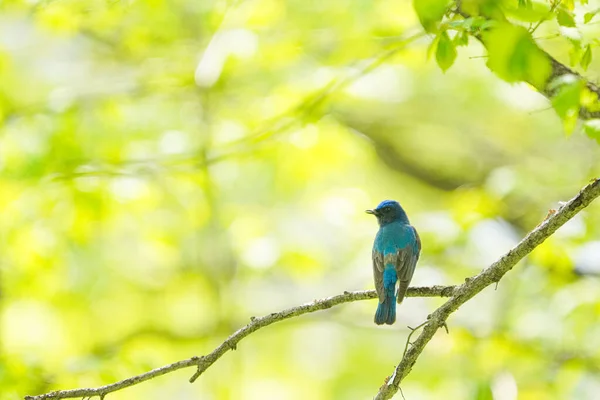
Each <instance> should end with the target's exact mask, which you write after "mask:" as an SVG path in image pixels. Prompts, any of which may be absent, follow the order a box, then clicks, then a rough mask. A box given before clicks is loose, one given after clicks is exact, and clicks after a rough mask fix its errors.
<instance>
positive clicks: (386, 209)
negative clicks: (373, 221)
mask: <svg viewBox="0 0 600 400" xmlns="http://www.w3.org/2000/svg"><path fill="white" fill-rule="evenodd" d="M384 210H385V211H386V212H390V211H391V210H392V207H386V208H384Z"/></svg>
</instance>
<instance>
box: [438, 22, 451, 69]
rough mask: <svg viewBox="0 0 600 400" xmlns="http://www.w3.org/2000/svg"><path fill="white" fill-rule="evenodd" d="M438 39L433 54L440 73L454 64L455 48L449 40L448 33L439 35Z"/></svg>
mask: <svg viewBox="0 0 600 400" xmlns="http://www.w3.org/2000/svg"><path fill="white" fill-rule="evenodd" d="M439 37H440V41H439V42H438V46H437V50H436V52H435V59H436V61H437V63H438V65H439V66H440V68H441V69H442V71H444V72H446V70H447V69H448V68H450V67H451V66H452V64H454V60H456V48H455V47H454V43H452V41H451V40H450V37H449V36H448V32H445V31H444V32H442V33H440V34H439Z"/></svg>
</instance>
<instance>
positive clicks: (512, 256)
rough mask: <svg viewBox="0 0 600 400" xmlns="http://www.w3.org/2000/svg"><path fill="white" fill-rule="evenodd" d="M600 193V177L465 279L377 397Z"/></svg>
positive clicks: (393, 387) (385, 394) (384, 396)
mask: <svg viewBox="0 0 600 400" xmlns="http://www.w3.org/2000/svg"><path fill="white" fill-rule="evenodd" d="M599 195H600V179H595V180H594V181H593V182H592V183H590V184H589V185H587V186H586V187H584V188H583V189H582V190H581V191H580V192H579V194H578V195H577V196H575V197H574V198H572V199H571V200H570V201H569V202H567V203H565V204H564V205H563V206H562V207H560V209H559V210H558V211H556V212H555V213H554V214H552V215H551V216H549V217H548V218H546V219H545V220H544V221H543V222H542V223H541V224H539V225H538V226H537V227H535V229H534V230H532V231H531V232H529V234H528V235H527V236H525V238H523V240H521V241H520V242H519V243H518V244H517V245H516V246H515V247H513V248H512V249H511V250H510V251H509V252H508V253H506V254H505V255H503V256H502V257H501V258H500V259H499V260H498V261H496V262H494V263H493V264H492V265H490V266H489V267H488V268H486V269H484V270H483V271H482V272H480V273H479V274H478V275H476V276H475V277H472V278H467V279H465V283H463V284H462V285H460V286H458V287H457V288H455V289H454V290H453V291H452V292H453V294H452V297H451V298H450V299H449V300H448V301H447V302H446V303H444V304H443V305H442V306H441V307H439V308H438V309H437V310H435V311H434V312H433V313H432V314H431V315H430V316H429V317H428V322H427V324H426V325H425V327H424V328H423V331H422V332H421V334H420V335H419V337H418V338H417V340H415V341H414V342H413V345H412V346H411V347H410V348H409V349H408V351H407V352H406V353H405V354H404V356H403V357H402V360H401V361H400V363H399V364H398V366H397V367H396V369H395V371H394V373H393V375H392V377H391V378H390V379H389V380H388V382H387V383H386V384H384V385H383V386H382V387H381V388H380V389H379V392H378V393H377V396H376V397H375V399H376V400H382V399H389V398H391V397H392V396H393V395H394V394H395V393H396V392H397V391H398V389H399V387H400V383H401V382H402V380H403V379H404V378H405V377H406V376H407V375H408V374H409V373H410V371H411V369H412V366H413V365H414V364H415V362H416V361H417V358H418V357H419V355H420V354H421V353H422V352H423V349H424V348H425V346H426V345H427V343H429V341H430V340H431V338H433V335H434V334H435V333H436V331H437V330H438V329H439V328H440V327H442V326H444V325H445V323H446V319H447V318H448V316H450V314H452V313H453V312H454V311H456V310H457V309H458V308H459V307H460V306H461V305H463V304H464V303H465V302H467V301H468V300H469V299H471V298H472V297H473V296H475V295H476V294H477V293H479V292H481V291H482V290H483V289H484V288H486V287H487V286H489V285H491V284H492V283H494V282H498V281H499V280H500V279H501V278H502V277H503V276H504V274H506V273H507V272H508V271H510V270H511V269H512V268H513V267H514V266H515V264H516V263H517V262H519V261H520V260H521V259H522V258H523V257H525V256H526V255H527V254H529V253H530V252H531V251H532V250H533V249H535V248H536V247H537V246H539V245H540V244H541V243H542V242H543V241H544V240H546V239H547V238H548V237H549V236H550V235H552V234H553V233H554V232H555V231H556V230H557V229H558V228H560V227H561V226H562V225H564V224H565V222H567V221H568V220H570V219H571V218H573V217H574V216H575V215H576V214H577V213H578V212H579V211H581V210H582V209H584V208H585V207H587V206H588V205H589V204H590V203H591V202H592V201H593V200H594V199H595V198H596V197H598V196H599Z"/></svg>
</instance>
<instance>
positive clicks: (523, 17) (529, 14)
mask: <svg viewBox="0 0 600 400" xmlns="http://www.w3.org/2000/svg"><path fill="white" fill-rule="evenodd" d="M505 12H506V15H507V16H508V17H510V18H513V19H516V20H518V21H523V22H530V23H537V22H539V21H544V20H548V19H551V18H553V14H552V13H551V12H550V5H549V4H548V3H546V2H539V1H536V2H535V3H530V5H529V6H527V7H508V8H505Z"/></svg>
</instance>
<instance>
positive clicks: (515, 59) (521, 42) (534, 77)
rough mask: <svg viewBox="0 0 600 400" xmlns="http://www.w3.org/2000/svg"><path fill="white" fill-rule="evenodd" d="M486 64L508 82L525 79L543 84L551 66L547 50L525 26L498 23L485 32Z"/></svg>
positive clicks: (535, 83)
mask: <svg viewBox="0 0 600 400" xmlns="http://www.w3.org/2000/svg"><path fill="white" fill-rule="evenodd" d="M484 41H485V43H486V47H487V49H488V55H489V59H488V63H487V65H488V67H489V68H490V69H491V70H492V71H494V72H495V73H496V74H497V75H498V76H499V77H500V78H502V79H504V80H505V81H507V82H518V81H526V82H529V83H530V84H532V85H534V86H536V87H542V86H543V85H544V84H545V83H546V81H547V79H548V77H549V76H550V73H551V71H552V67H551V65H550V60H549V58H548V56H547V55H546V53H544V52H543V51H542V50H540V48H539V47H538V46H537V45H536V44H535V42H534V41H533V39H532V38H531V35H530V34H529V32H528V31H527V29H525V28H523V27H520V26H514V25H510V24H501V25H498V26H497V27H495V28H492V29H490V30H489V32H487V33H486V34H485V35H484Z"/></svg>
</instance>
